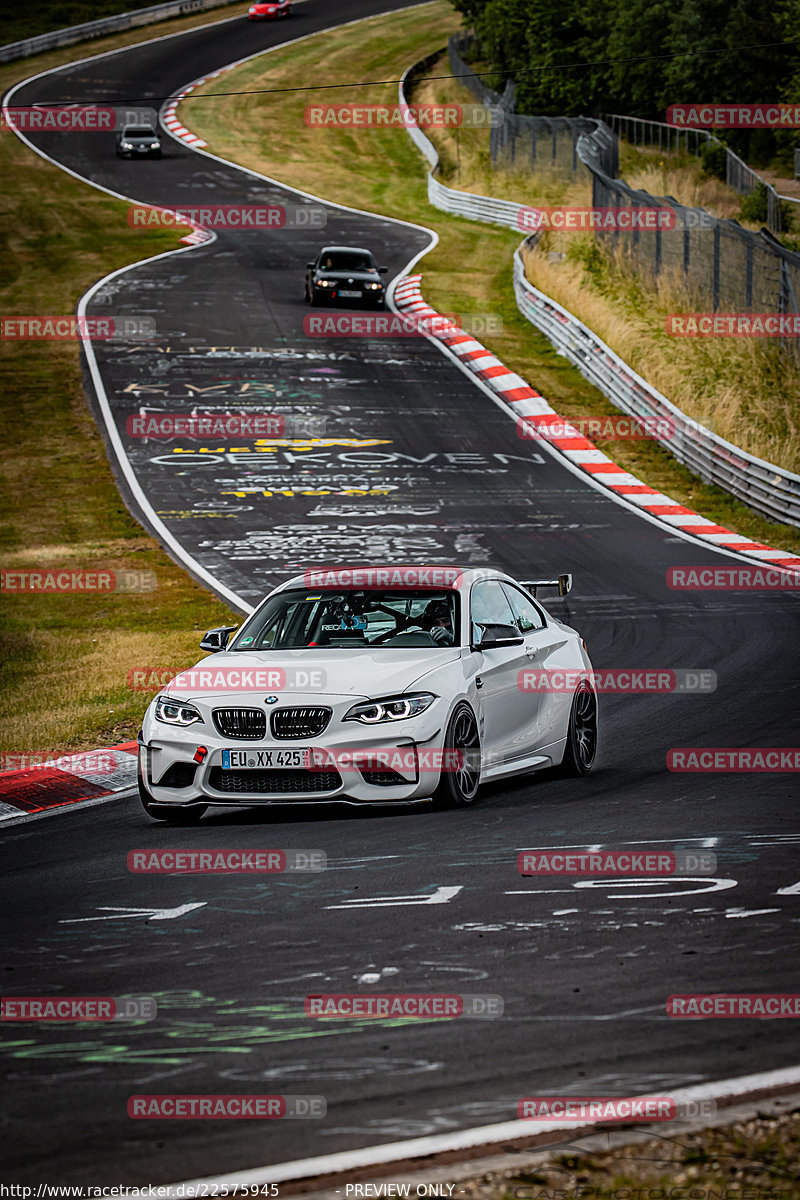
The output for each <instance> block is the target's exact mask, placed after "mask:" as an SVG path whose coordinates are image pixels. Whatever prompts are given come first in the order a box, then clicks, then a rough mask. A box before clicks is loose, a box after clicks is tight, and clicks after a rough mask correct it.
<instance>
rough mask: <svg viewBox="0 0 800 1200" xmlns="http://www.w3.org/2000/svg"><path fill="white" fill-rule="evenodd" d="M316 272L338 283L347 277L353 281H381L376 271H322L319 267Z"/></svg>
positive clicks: (323, 277)
mask: <svg viewBox="0 0 800 1200" xmlns="http://www.w3.org/2000/svg"><path fill="white" fill-rule="evenodd" d="M315 274H317V275H319V276H320V277H321V278H322V279H333V280H335V281H336V282H338V283H341V282H343V281H344V280H346V279H352V280H353V283H380V282H381V280H380V277H379V276H378V275H376V274H375V272H374V271H320V270H319V269H317V271H316V272H315Z"/></svg>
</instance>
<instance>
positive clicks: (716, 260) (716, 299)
mask: <svg viewBox="0 0 800 1200" xmlns="http://www.w3.org/2000/svg"><path fill="white" fill-rule="evenodd" d="M719 244H720V232H719V222H717V224H716V225H715V226H714V284H713V286H714V312H718V311H719V248H720V247H719Z"/></svg>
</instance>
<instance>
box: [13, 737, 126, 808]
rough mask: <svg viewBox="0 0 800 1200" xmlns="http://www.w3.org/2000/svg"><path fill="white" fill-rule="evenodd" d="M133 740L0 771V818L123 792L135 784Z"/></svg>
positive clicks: (61, 806) (60, 806)
mask: <svg viewBox="0 0 800 1200" xmlns="http://www.w3.org/2000/svg"><path fill="white" fill-rule="evenodd" d="M138 749H139V748H138V746H137V744H136V742H122V743H121V744H120V745H119V746H109V747H106V748H105V749H104V750H86V751H83V752H82V753H81V754H65V755H63V756H62V757H60V758H53V759H49V760H48V761H47V762H41V763H38V762H37V763H34V764H31V765H30V766H25V767H23V768H21V769H20V770H10V771H0V821H8V820H9V819H10V818H11V817H19V816H24V815H26V814H31V813H39V812H44V811H45V810H49V809H52V808H63V807H64V806H66V805H70V804H80V803H81V801H85V800H95V799H97V798H98V797H100V796H110V795H112V794H113V793H114V792H121V791H124V790H125V789H126V788H130V787H132V786H133V785H134V784H135V783H136V758H137V754H138Z"/></svg>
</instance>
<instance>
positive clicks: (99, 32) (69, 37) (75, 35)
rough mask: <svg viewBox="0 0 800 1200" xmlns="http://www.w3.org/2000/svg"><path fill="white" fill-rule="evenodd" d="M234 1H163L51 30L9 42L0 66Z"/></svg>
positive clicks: (2, 50) (0, 53)
mask: <svg viewBox="0 0 800 1200" xmlns="http://www.w3.org/2000/svg"><path fill="white" fill-rule="evenodd" d="M234 3H236V0H166V3H164V4H153V5H151V6H150V7H149V8H136V9H133V10H132V11H131V12H122V13H114V14H113V16H110V17H100V18H99V19H98V20H97V21H87V22H86V23H85V24H83V25H69V26H67V27H66V28H65V29H54V30H53V31H52V32H51V33H40V34H37V36H36V37H30V38H25V39H24V40H23V41H21V42H9V43H8V44H7V45H5V46H0V62H15V61H16V60H17V59H20V58H29V57H30V56H31V55H32V54H41V53H42V52H43V51H44V50H55V49H57V48H58V47H59V46H73V45H75V43H76V42H88V41H91V39H92V38H99V37H103V36H104V35H105V34H107V33H119V32H120V31H121V30H124V29H134V28H136V27H137V26H138V25H150V24H152V23H153V22H154V21H163V20H165V19H166V18H167V17H188V16H191V14H192V13H196V12H205V10H206V9H208V8H222V7H223V5H226V4H234Z"/></svg>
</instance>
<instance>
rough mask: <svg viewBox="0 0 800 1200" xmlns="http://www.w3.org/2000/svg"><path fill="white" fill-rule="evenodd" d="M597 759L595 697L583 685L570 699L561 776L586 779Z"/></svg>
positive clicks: (584, 683) (586, 684)
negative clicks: (584, 776) (585, 776)
mask: <svg viewBox="0 0 800 1200" xmlns="http://www.w3.org/2000/svg"><path fill="white" fill-rule="evenodd" d="M596 756H597V697H596V695H595V694H594V692H593V691H592V689H591V687H590V685H589V684H588V683H587V682H586V681H584V682H583V683H582V684H581V685H580V686H579V688H578V690H577V692H576V693H575V695H574V696H573V697H572V708H571V710H570V714H569V726H568V727H567V744H566V747H565V749H564V757H563V758H562V760H561V767H560V773H561V774H562V775H571V776H582V775H588V774H589V772H590V771H591V769H592V767H593V766H594V760H595V758H596Z"/></svg>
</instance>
